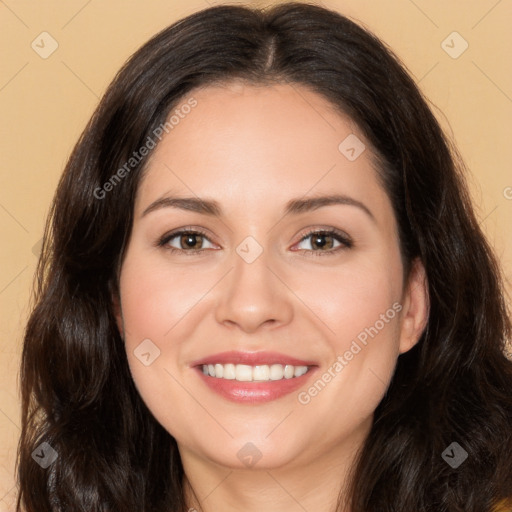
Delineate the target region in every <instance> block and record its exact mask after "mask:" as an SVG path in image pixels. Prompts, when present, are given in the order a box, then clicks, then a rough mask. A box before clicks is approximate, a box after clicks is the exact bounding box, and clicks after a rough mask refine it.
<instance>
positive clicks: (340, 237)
mask: <svg viewBox="0 0 512 512" xmlns="http://www.w3.org/2000/svg"><path fill="white" fill-rule="evenodd" d="M181 235H199V236H202V237H204V238H206V239H208V236H207V233H206V232H204V231H202V230H200V229H186V228H185V229H180V230H178V231H174V232H171V233H168V234H165V235H163V236H162V237H161V238H160V239H159V240H158V241H157V244H156V245H157V246H158V247H162V248H163V249H165V250H166V251H170V252H171V253H180V254H186V255H187V256H194V255H197V254H199V253H202V252H204V251H207V250H208V249H197V250H194V249H190V250H185V249H177V248H176V247H170V246H167V244H168V243H169V242H170V241H171V240H172V239H173V238H176V237H178V236H181ZM311 235H321V236H332V238H334V239H335V240H337V241H338V242H340V243H341V246H339V247H337V248H335V249H330V250H327V251H321V250H317V251H315V250H312V249H299V250H298V251H305V252H306V253H309V254H310V255H311V256H313V257H316V256H334V255H336V254H338V252H339V251H343V250H346V249H351V248H352V247H353V246H354V243H353V242H352V240H351V239H350V237H348V236H347V235H346V234H345V233H343V232H342V231H338V230H337V229H312V230H310V231H308V232H307V233H306V234H304V235H303V236H302V238H301V239H300V240H299V242H298V243H299V244H300V243H301V242H303V241H304V240H306V239H307V238H309V237H310V236H311ZM208 240H209V239H208Z"/></svg>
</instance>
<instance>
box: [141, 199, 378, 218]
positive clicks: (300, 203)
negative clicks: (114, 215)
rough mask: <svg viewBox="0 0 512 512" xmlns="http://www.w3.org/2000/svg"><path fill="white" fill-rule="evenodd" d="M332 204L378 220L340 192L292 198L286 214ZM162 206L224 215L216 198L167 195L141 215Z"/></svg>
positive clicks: (216, 215)
mask: <svg viewBox="0 0 512 512" xmlns="http://www.w3.org/2000/svg"><path fill="white" fill-rule="evenodd" d="M331 205H348V206H355V207H357V208H359V209H360V210H362V211H363V212H365V213H366V214H367V215H368V216H369V217H370V218H371V219H372V220H373V221H374V222H375V221H376V218H375V216H374V215H373V213H372V212H371V210H370V209H369V208H368V207H367V206H366V205H365V204H364V203H362V202H361V201H358V200H357V199H354V198H352V197H350V196H346V195H340V194H331V195H323V196H316V197H309V198H307V199H302V198H298V199H292V200H290V201H288V202H287V203H286V206H285V209H284V215H289V214H291V215H298V214H300V213H305V212H309V211H313V210H316V209H318V208H322V207H324V206H331ZM162 208H177V209H180V210H187V211H192V212H196V213H200V214H202V215H209V216H212V217H222V215H223V213H222V208H221V207H220V205H219V203H218V202H217V201H214V200H210V199H200V198H197V197H176V196H165V197H161V198H160V199H157V200H156V201H154V202H153V203H151V204H150V205H149V206H148V207H147V208H146V209H145V210H144V211H143V212H142V215H141V217H144V216H145V215H147V214H149V213H151V212H154V211H156V210H160V209H162Z"/></svg>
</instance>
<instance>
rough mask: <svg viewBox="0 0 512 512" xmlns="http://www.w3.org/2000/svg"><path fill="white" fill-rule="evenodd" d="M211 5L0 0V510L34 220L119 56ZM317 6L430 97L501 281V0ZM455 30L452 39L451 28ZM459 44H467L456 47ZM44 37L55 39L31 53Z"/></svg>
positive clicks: (38, 229)
mask: <svg viewBox="0 0 512 512" xmlns="http://www.w3.org/2000/svg"><path fill="white" fill-rule="evenodd" d="M217 3H221V2H213V1H212V0H197V1H185V0H167V1H159V0H150V1H146V2H142V1H133V0H130V1H127V0H124V1H122V0H115V1H112V0H111V1H100V0H88V1H87V0H67V1H66V2H63V1H61V2H56V1H47V0H43V1H39V2H33V1H15V0H5V1H3V0H0V19H1V27H2V29H1V30H0V52H1V54H0V62H1V70H0V73H1V74H0V109H1V115H2V117H1V119H2V123H1V133H0V154H1V158H2V167H1V175H0V180H1V187H0V228H1V236H2V244H1V247H2V249H1V253H0V263H1V267H0V307H1V313H2V316H1V323H0V329H1V341H0V512H1V511H4V510H5V511H6V510H13V508H12V502H13V498H14V496H15V490H16V489H15V481H14V476H13V470H14V463H15V451H16V443H17V440H18V435H19V425H20V418H19V399H18V382H17V375H18V365H19V358H20V352H21V340H22V330H23V325H24V323H25V321H26V317H27V311H28V298H29V291H30V287H31V283H32V276H33V273H34V270H35V265H36V261H37V254H38V249H39V242H40V239H41V236H42V230H43V222H44V218H45V216H46V213H47V210H48V207H49V204H50V201H51V198H52V195H53V192H54V189H55V187H56V184H57V180H58V178H59V176H60V174H61V172H62V170H63V167H64V164H65V161H66V159H67V157H68V155H69V153H70V151H71V149H72V147H73V145H74V143H75V141H76V140H77V138H78V136H79V134H80V132H81V130H82V129H83V127H84V126H85V123H86V121H87V120H88V118H89V117H90V115H91V114H92V112H93V110H94V108H95V106H96V105H97V103H98V100H99V98H100V97H101V95H102V93H103V91H104V90H105V88H106V86H107V85H108V83H109V82H110V81H111V79H112V78H113V76H114V74H115V72H116V71H117V70H118V69H119V67H120V66H121V65H122V63H123V62H124V61H125V59H126V58H127V57H128V56H129V55H130V54H131V53H132V52H133V51H135V50H136V49H137V48H138V47H139V46H140V45H141V44H142V43H144V42H145V41H146V40H147V39H149V38H150V37H151V36H152V35H153V34H155V33H156V32H157V31H159V30H160V29H162V28H164V27H165V26H167V25H169V24H171V23H172V22H174V21H175V20H177V19H178V18H181V17H183V16H185V15H188V14H190V13H192V12H194V11H196V10H199V9H202V8H205V7H207V6H208V5H214V4H217ZM231 3H237V2H231ZM245 3H246V4H249V5H268V4H269V3H270V2H245ZM322 4H323V5H324V6H326V7H331V8H334V9H336V10H338V11H339V12H341V13H343V14H346V15H348V16H350V17H351V18H353V19H355V20H356V21H359V22H361V23H362V24H363V25H364V26H366V27H367V28H370V29H371V30H373V31H374V32H375V33H376V34H377V35H378V36H380V37H381V38H382V39H383V40H384V41H386V42H387V43H388V44H389V45H390V46H391V48H392V49H394V50H395V52H396V53H397V54H398V55H399V56H400V58H401V59H402V60H403V61H404V62H405V64H406V65H407V67H408V68H409V70H410V72H411V73H412V74H413V76H414V77H415V79H416V81H417V82H418V83H419V85H420V87H421V89H422V90H423V91H424V92H425V94H426V95H427V97H428V98H429V99H430V100H431V102H432V104H433V107H434V112H435V114H436V115H437V116H438V118H439V119H440V121H441V122H442V124H443V126H444V127H445V129H446V130H448V132H449V133H450V134H451V136H452V137H453V138H454V140H455V142H456V143H457V145H458V146H459V148H460V151H461V153H462V155H463V157H464V158H465V160H466V162H467V164H468V167H469V168H470V169H471V173H472V174H471V175H470V176H469V180H470V184H471V188H472V192H473V197H474V201H475V205H476V207H477V211H478V216H479V218H480V219H481V223H482V225H483V227H484V229H485V231H486V233H487V234H488V236H489V239H490V240H491V242H492V244H493V245H494V247H495V248H496V251H497V253H498V255H499V257H500V259H501V261H502V264H503V267H504V270H505V273H506V275H507V279H508V283H509V284H508V290H509V291H510V290H511V287H510V282H511V279H510V278H511V276H512V242H511V240H510V226H511V225H512V172H511V162H512V142H511V141H512V129H511V124H510V119H511V114H512V71H511V66H510V52H511V49H512V44H511V43H512V32H511V31H510V20H511V19H512V2H511V1H510V0H456V1H453V0H452V1H447V0H414V1H413V0H388V1H385V2H384V1H380V0H337V1H335V0H332V1H324V2H323V3H322ZM454 31H456V32H458V33H459V34H460V36H461V37H462V39H461V38H460V37H459V36H457V35H455V36H453V35H451V34H452V33H453V32H454ZM42 32H47V33H48V34H49V36H48V35H41V33H42ZM51 38H53V39H54V40H55V41H56V43H54V42H52V39H51ZM443 41H445V42H444V43H443ZM464 41H466V42H467V44H468V48H467V49H466V50H465V51H464V52H463V53H461V51H462V50H463V49H464V46H465V42H464ZM32 44H33V46H34V49H33V48H32V46H31V45H32ZM52 44H53V45H55V44H58V48H57V49H56V50H55V51H54V53H52V54H51V55H49V56H47V58H42V57H43V56H46V55H45V52H49V51H50V50H51V49H52ZM445 50H447V51H448V52H451V53H452V56H450V55H449V54H448V53H447V51H445ZM459 53H460V55H459ZM453 57H457V58H453Z"/></svg>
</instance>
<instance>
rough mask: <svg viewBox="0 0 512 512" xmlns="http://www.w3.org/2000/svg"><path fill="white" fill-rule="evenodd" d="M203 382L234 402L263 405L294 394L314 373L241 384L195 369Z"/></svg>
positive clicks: (311, 371)
mask: <svg viewBox="0 0 512 512" xmlns="http://www.w3.org/2000/svg"><path fill="white" fill-rule="evenodd" d="M195 369H196V370H197V372H198V373H199V376H200V378H201V379H202V380H203V382H204V383H205V384H206V385H207V386H208V387H209V388H210V389H211V390H213V391H215V392H216V393H218V394H219V395H221V396H223V397H224V398H227V399H228V400H231V401H232V402H245V403H262V402H270V401H272V400H277V399H278V398H281V397H283V396H285V395H288V394H290V393H293V392H294V391H296V390H297V389H299V388H300V387H301V386H303V385H304V384H305V383H306V381H307V380H308V379H309V377H310V376H311V375H312V374H313V373H314V370H315V368H314V367H313V368H310V369H309V370H308V371H307V372H306V373H305V374H304V375H301V376H300V377H293V378H291V379H281V380H269V381H265V382H241V381H238V380H235V379H233V380H230V379H222V378H219V377H210V376H209V375H205V374H204V373H203V370H202V368H201V367H196V368H195Z"/></svg>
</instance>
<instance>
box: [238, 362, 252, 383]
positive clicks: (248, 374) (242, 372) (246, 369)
mask: <svg viewBox="0 0 512 512" xmlns="http://www.w3.org/2000/svg"><path fill="white" fill-rule="evenodd" d="M235 379H236V380H239V381H242V382H250V381H251V380H252V368H251V367H250V366H247V365H246V364H237V365H236V368H235Z"/></svg>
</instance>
